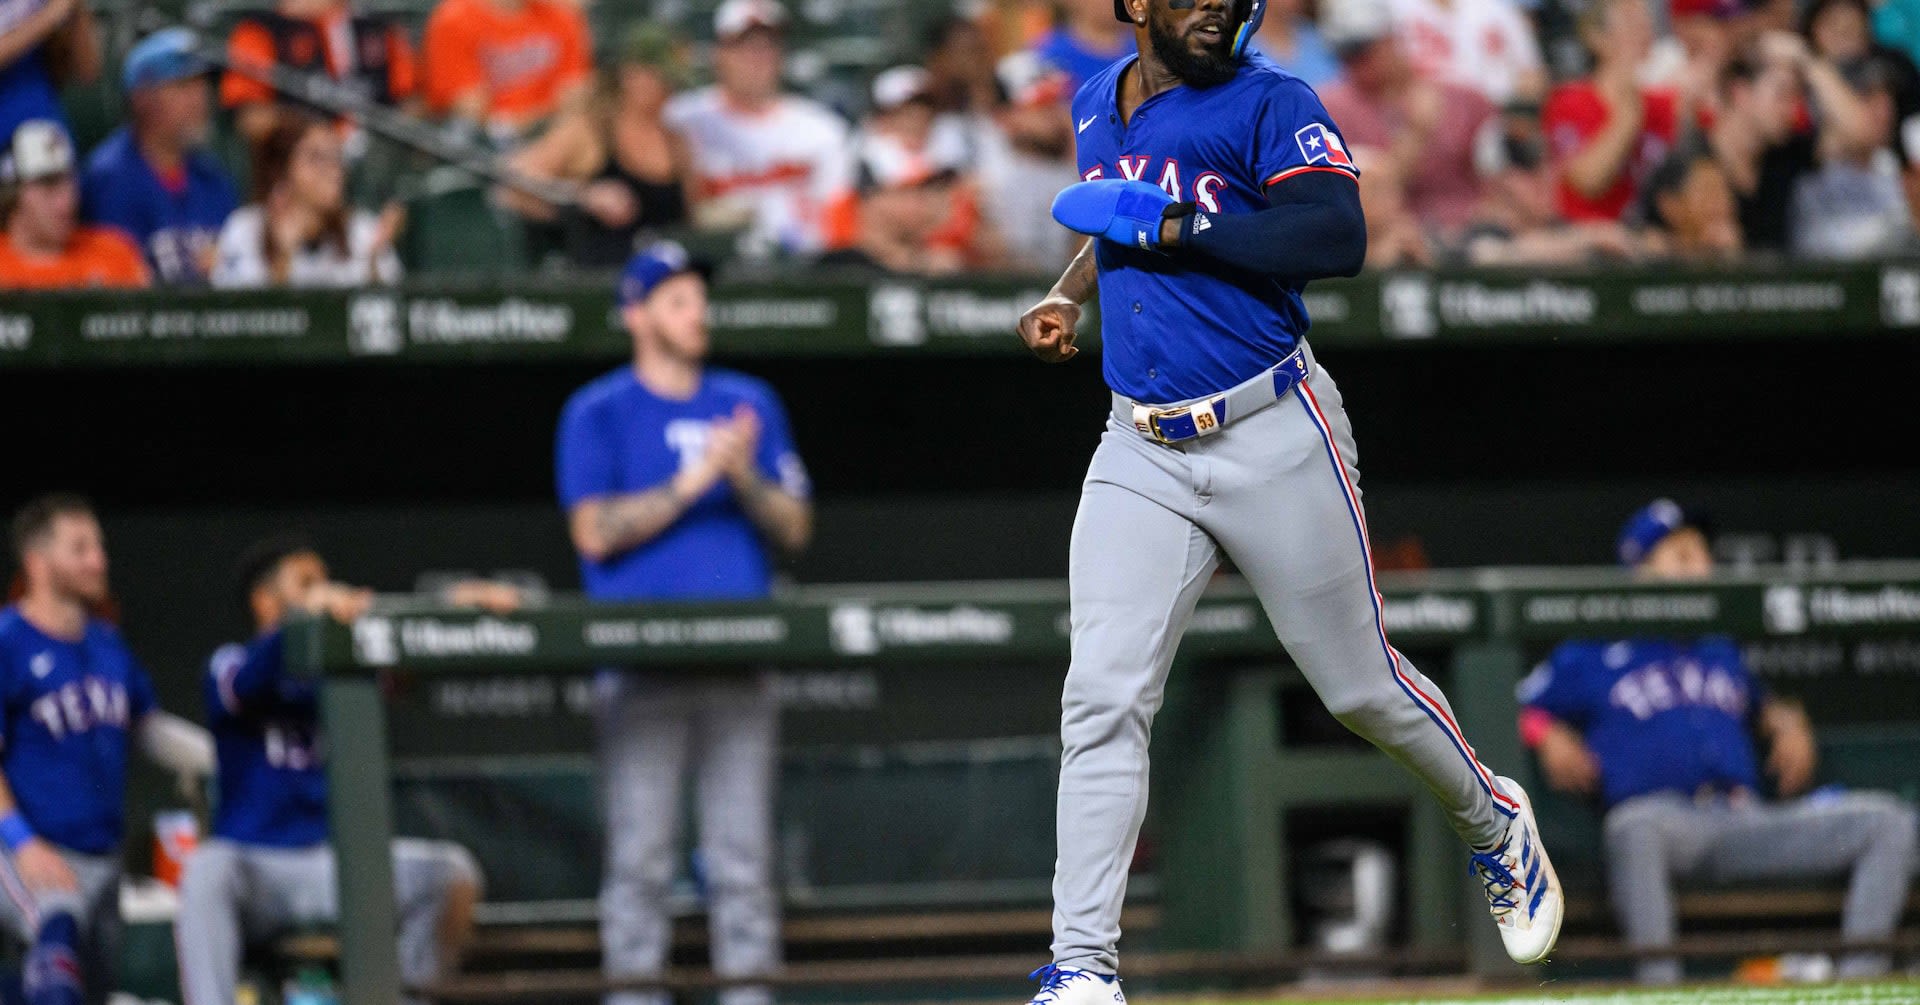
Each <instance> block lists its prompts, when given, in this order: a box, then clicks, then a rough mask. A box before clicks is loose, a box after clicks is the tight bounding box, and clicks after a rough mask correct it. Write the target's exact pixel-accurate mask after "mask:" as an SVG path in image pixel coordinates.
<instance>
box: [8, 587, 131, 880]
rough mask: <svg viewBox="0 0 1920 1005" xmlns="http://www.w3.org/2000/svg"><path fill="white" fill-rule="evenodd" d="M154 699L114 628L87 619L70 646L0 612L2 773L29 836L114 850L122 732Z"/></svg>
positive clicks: (14, 614) (120, 809)
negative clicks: (32, 834) (85, 626)
mask: <svg viewBox="0 0 1920 1005" xmlns="http://www.w3.org/2000/svg"><path fill="white" fill-rule="evenodd" d="M156 704H157V703H156V701H155V699H154V693H153V682H152V680H151V679H149V678H148V676H147V672H146V670H145V669H144V668H142V667H141V666H140V661H139V660H137V659H135V658H134V656H133V652H132V651H131V650H129V649H128V648H127V644H126V642H125V641H123V640H122V639H121V638H120V633H119V632H117V631H115V630H114V629H113V627H112V626H111V625H108V624H107V623H106V622H104V621H88V622H87V630H86V634H85V635H84V636H83V637H82V638H81V639H80V640H79V641H77V642H76V641H71V640H68V639H58V638H54V637H53V636H50V635H48V634H46V633H45V632H42V631H41V630H40V629H38V628H35V627H34V626H33V624H32V623H31V622H29V621H28V620H27V619H26V618H25V617H23V616H21V614H20V610H19V608H18V607H7V608H5V609H4V610H0V710H3V713H0V770H4V771H5V772H6V777H7V785H8V786H9V787H10V788H12V789H13V798H14V800H15V801H16V802H17V803H18V804H19V808H20V813H21V815H23V816H25V817H26V819H27V824H28V826H30V827H32V828H33V831H34V833H35V834H38V835H39V836H40V837H42V838H45V839H46V840H48V841H51V842H52V843H54V844H56V845H60V846H61V847H64V848H71V849H73V850H74V851H78V852H85V853H87V854H90V855H101V854H106V853H108V852H111V851H113V850H114V849H115V848H117V847H118V846H119V844H120V838H121V835H122V832H123V829H124V827H125V824H126V809H125V806H126V788H127V737H128V734H129V732H130V731H131V730H132V728H133V726H134V725H135V724H137V723H138V722H139V721H140V720H141V719H142V718H144V717H145V716H146V715H147V714H148V713H149V712H152V711H153V710H154V708H155V707H156Z"/></svg>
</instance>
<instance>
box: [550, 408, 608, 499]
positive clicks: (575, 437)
mask: <svg viewBox="0 0 1920 1005" xmlns="http://www.w3.org/2000/svg"><path fill="white" fill-rule="evenodd" d="M598 419H599V416H597V415H596V414H595V413H594V412H593V411H592V410H590V409H588V408H586V407H584V406H583V405H581V404H580V403H579V402H577V401H571V402H568V403H567V407H566V409H565V410H564V411H562V412H561V413H560V429H559V431H558V432H557V433H556V434H555V436H554V445H553V468H554V483H555V487H556V489H557V491H558V492H559V495H560V504H561V505H562V506H563V507H565V508H566V509H569V510H571V509H573V508H574V507H575V506H578V505H580V503H581V502H583V501H585V500H587V499H590V498H593V497H594V496H603V495H611V494H613V493H614V492H617V491H619V485H618V484H617V483H616V482H615V481H614V458H615V450H614V444H613V442H612V438H611V437H610V436H609V435H608V433H609V431H608V430H607V429H606V428H605V427H604V424H603V423H601V422H599V421H598Z"/></svg>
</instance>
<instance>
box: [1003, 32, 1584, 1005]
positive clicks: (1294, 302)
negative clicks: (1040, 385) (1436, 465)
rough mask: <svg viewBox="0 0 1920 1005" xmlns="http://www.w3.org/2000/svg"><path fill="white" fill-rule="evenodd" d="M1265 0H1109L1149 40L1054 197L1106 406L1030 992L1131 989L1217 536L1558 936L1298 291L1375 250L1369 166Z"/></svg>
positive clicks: (1065, 332)
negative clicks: (1147, 866) (1280, 53)
mask: <svg viewBox="0 0 1920 1005" xmlns="http://www.w3.org/2000/svg"><path fill="white" fill-rule="evenodd" d="M1263 6H1264V3H1263V0H1116V3H1115V11H1114V12H1115V14H1116V15H1117V16H1118V17H1120V18H1122V19H1123V20H1128V21H1131V22H1133V24H1134V27H1135V31H1134V34H1135V39H1136V47H1137V49H1138V54H1137V55H1136V56H1130V57H1128V58H1126V59H1123V60H1121V61H1119V62H1117V63H1115V64H1113V65H1112V66H1110V67H1108V68H1107V69H1106V70H1105V71H1104V72H1102V73H1100V74H1099V75H1097V76H1095V77H1094V78H1092V79H1091V80H1089V81H1088V82H1087V83H1086V85H1085V86H1083V87H1082V88H1081V90H1080V92H1079V94H1078V95H1077V96H1076V97H1075V98H1074V102H1073V119H1074V129H1075V133H1076V136H1077V144H1078V149H1079V168H1080V176H1081V178H1082V179H1084V180H1083V181H1081V182H1079V183H1078V184H1075V185H1071V186H1069V187H1068V188H1067V189H1065V190H1064V191H1062V192H1061V193H1060V195H1059V196H1058V197H1057V198H1056V199H1055V201H1054V206H1053V212H1054V217H1055V219H1057V220H1059V221H1060V222H1061V223H1062V224H1065V225H1066V226H1067V227H1069V228H1070V229H1073V230H1076V231H1079V232H1081V233H1083V234H1088V235H1091V236H1092V237H1093V238H1094V239H1093V240H1091V241H1089V242H1087V244H1086V245H1085V247H1083V248H1082V250H1081V252H1080V254H1079V255H1078V256H1077V257H1076V258H1075V260H1074V261H1073V263H1072V264H1070V265H1069V266H1068V267H1067V270H1066V273H1065V274H1064V275H1062V276H1061V278H1060V281H1059V283H1057V284H1056V285H1055V287H1054V289H1053V291H1052V293H1051V294H1050V295H1049V296H1048V297H1047V298H1046V299H1044V300H1042V301H1041V302H1040V303H1039V304H1037V305H1035V306H1034V307H1033V308H1031V309H1030V310H1028V311H1027V313H1026V314H1025V315H1024V316H1023V317H1022V318H1021V320H1020V326H1019V332H1020V336H1021V338H1022V339H1023V340H1024V341H1025V342H1026V344H1027V346H1028V347H1029V348H1030V349H1032V350H1033V352H1034V353H1035V354H1037V355H1038V356H1040V358H1042V359H1044V360H1048V361H1051V362H1062V361H1065V360H1067V359H1070V358H1072V356H1073V355H1074V353H1075V352H1076V349H1075V347H1074V345H1073V340H1074V326H1075V324H1076V323H1077V322H1078V320H1079V317H1080V304H1082V303H1083V302H1085V301H1086V300H1087V299H1088V298H1089V297H1091V296H1092V295H1093V294H1094V293H1095V291H1096V290H1097V291H1098V293H1099V295H1100V320H1101V348H1102V355H1103V358H1102V367H1103V370H1104V374H1105V377H1106V380H1107V384H1108V386H1109V387H1110V388H1111V389H1112V391H1113V414H1112V418H1111V420H1110V421H1109V422H1108V424H1107V428H1106V431H1105V433H1104V434H1103V435H1102V437H1101V440H1100V445H1099V448H1098V449H1097V450H1096V451H1095V453H1094V456H1093V461H1092V465H1091V467H1090V469H1089V470H1088V473H1087V477H1086V481H1085V483H1084V485H1083V488H1082V492H1081V499H1080V509H1079V513H1078V516H1077V517H1076V518H1075V521H1074V529H1073V538H1072V542H1071V549H1070V559H1069V562H1070V568H1069V578H1070V580H1071V593H1072V604H1073V613H1072V633H1073V658H1072V664H1071V667H1070V669H1069V670H1068V672H1067V679H1066V686H1065V692H1064V696H1063V698H1062V715H1061V739H1062V745H1063V748H1064V749H1063V752H1062V756H1061V764H1060V792H1059V807H1058V824H1057V826H1058V844H1059V858H1058V860H1057V862H1056V865H1055V874H1054V887H1053V894H1054V943H1053V963H1052V964H1051V965H1050V966H1048V967H1044V968H1042V969H1041V970H1040V971H1037V972H1036V974H1035V977H1036V978H1037V979H1039V980H1040V981H1041V982H1042V988H1041V991H1040V992H1039V994H1038V995H1037V996H1036V997H1035V998H1034V999H1033V1001H1034V1002H1038V1003H1051V1005H1087V1003H1092V1002H1118V1001H1124V996H1123V995H1122V993H1121V991H1120V988H1119V985H1118V980H1117V978H1116V977H1115V974H1116V971H1117V968H1118V964H1119V957H1118V953H1117V945H1118V942H1119V938H1120V928H1119V919H1120V907H1121V901H1122V898H1123V897H1124V895H1125V887H1126V872H1127V864H1128V862H1129V861H1130V860H1131V859H1132V857H1133V852H1134V843H1135V840H1136V839H1137V837H1138V835H1139V830H1140V824H1141V821H1142V819H1143V818H1144V816H1145V813H1146V803H1147V738H1148V731H1149V728H1150V724H1151V722H1152V719H1153V714H1154V712H1155V711H1156V710H1157V709H1158V708H1159V706H1160V701H1161V696H1162V692H1163V690H1164V687H1165V683H1166V675H1167V670H1168V667H1169V665H1170V664H1171V662H1172V659H1173V655H1174V649H1175V647H1176V645H1177V644H1178V642H1179V639H1180V636H1181V633H1182V631H1183V630H1184V628H1185V625H1186V621H1187V619H1188V617H1189V616H1190V615H1191V614H1192V611H1193V607H1194V603H1195V602H1196V601H1197V600H1198V598H1199V595H1200V592H1201V590H1202V589H1203V588H1204V586H1205V585H1206V582H1207V579H1208V577H1209V575H1210V574H1211V573H1212V571H1213V569H1214V568H1215V565H1216V564H1217V561H1218V558H1219V556H1220V555H1222V554H1225V555H1226V556H1228V557H1229V558H1231V559H1232V561H1233V563H1234V564H1235V565H1236V566H1237V567H1238V568H1239V569H1240V571H1241V572H1242V573H1244V574H1245V575H1246V577H1247V579H1248V581H1249V582H1250V583H1251V584H1252V585H1253V588H1254V589H1255V590H1256V591H1257V592H1258V594H1259V596H1260V600H1261V603H1262V604H1263V606H1264V607H1265V608H1266V611H1267V614H1268V616H1269V618H1270V619H1271V620H1272V622H1273V624H1274V626H1275V627H1276V628H1277V629H1278V631H1279V634H1280V637H1281V639H1282V641H1283V642H1284V643H1285V644H1286V647H1287V650H1288V652H1289V653H1290V654H1291V655H1292V656H1293V659H1294V661H1295V662H1296V663H1297V664H1298V665H1299V667H1300V669H1301V671H1302V672H1303V673H1304V674H1305V675H1306V677H1307V680H1308V681H1309V682H1310V683H1311V684H1312V685H1313V687H1314V690H1315V691H1316V692H1318V694H1319V695H1320V698H1321V700H1322V701H1323V702H1324V703H1325V704H1326V706H1327V708H1328V709H1329V710H1330V711H1331V712H1332V713H1333V714H1334V715H1335V716H1336V717H1338V718H1339V720H1340V721H1341V722H1342V723H1344V724H1345V725H1346V726H1347V727H1348V728H1349V729H1352V730H1353V731H1354V732H1356V733H1358V734H1359V735H1361V736H1363V737H1365V738H1366V739H1368V740H1370V741H1372V742H1373V743H1374V744H1375V745H1376V746H1378V747H1380V748H1381V749H1382V750H1383V751H1385V752H1386V753H1387V754H1388V755H1389V756H1391V757H1392V758H1393V759H1394V760H1396V761H1398V762H1400V764H1401V765H1403V766H1404V767H1405V768H1407V769H1408V770H1409V771H1412V772H1413V773H1414V774H1415V775H1416V776H1418V777H1419V778H1420V779H1421V780H1422V781H1423V782H1425V783H1426V784H1427V785H1428V787H1430V788H1431V789H1432V790H1433V793H1434V795H1435V797H1436V798H1438V799H1439V800H1440V802H1441V804H1442V805H1443V806H1444V807H1445V808H1446V810H1447V813H1448V815H1449V817H1450V819H1451V821H1452V823H1453V826H1454V828H1455V830H1457V831H1458V832H1459V834H1460V836H1461V837H1462V838H1463V839H1464V840H1465V841H1466V843H1467V844H1468V845H1469V847H1470V848H1471V857H1470V864H1471V868H1472V870H1473V872H1474V874H1475V875H1477V876H1478V877H1479V879H1480V880H1481V882H1482V883H1483V884H1484V886H1485V890H1486V895H1487V899H1488V903H1489V906H1490V908H1491V910H1492V913H1493V916H1494V919H1495V920H1496V922H1497V924H1498V926H1499V930H1500V934H1501V937H1502V940H1503V941H1504V942H1505V944H1506V948H1507V951H1508V953H1510V954H1511V955H1512V956H1513V958H1514V959H1515V960H1517V961H1520V962H1523V963H1532V962H1536V961H1538V960H1540V959H1542V958H1544V957H1545V956H1546V954H1547V952H1548V951H1549V950H1550V949H1551V948H1552V946H1553V942H1554V939H1555V937H1556V935H1557V933H1558V931H1559V926H1560V918H1561V913H1562V902H1561V896H1560V890H1559V884H1558V881H1557V880H1556V878H1555V877H1554V875H1553V870H1552V867H1551V866H1550V865H1549V864H1548V861H1547V858H1546V854H1545V850H1544V849H1543V848H1542V847H1541V846H1540V840H1539V835H1538V832H1537V830H1536V828H1535V826H1534V823H1533V819H1532V811H1531V810H1530V809H1529V808H1528V804H1527V798H1526V794H1525V793H1524V792H1522V791H1521V789H1520V786H1518V785H1517V784H1515V783H1514V782H1513V781H1511V780H1510V779H1506V778H1499V777H1496V776H1495V775H1494V774H1493V772H1491V771H1489V770H1488V769H1487V768H1486V767H1484V766H1482V765H1481V764H1480V763H1479V762H1478V761H1477V760H1476V759H1475V757H1474V754H1473V748H1472V747H1470V746H1468V744H1467V741H1466V738H1465V737H1463V736H1462V735H1461V733H1460V729H1459V727H1458V726H1457V725H1456V724H1455V721H1454V716H1453V713H1452V711H1451V709H1450V708H1449V707H1448V705H1447V702H1446V699H1445V698H1444V697H1443V696H1442V695H1441V693H1440V691H1439V689H1438V688H1436V687H1434V685H1433V682H1432V681H1430V680H1428V679H1427V678H1426V677H1425V676H1423V675H1422V674H1421V673H1420V672H1419V671H1418V670H1416V669H1415V668H1414V667H1413V665H1412V664H1411V663H1410V662H1409V661H1408V660H1407V659H1406V658H1405V657H1404V656H1402V655H1401V654H1400V653H1399V652H1398V651H1396V650H1395V649H1394V648H1393V647H1392V645H1391V644H1390V643H1389V642H1388V639H1387V633H1386V630H1385V626H1384V624H1383V622H1382V618H1381V609H1380V599H1379V594H1378V592H1377V591H1376V589H1375V586H1374V581H1373V563H1372V558H1371V555H1370V553H1369V549H1368V541H1367V530H1366V522H1365V518H1364V514H1363V512H1362V510H1361V507H1360V492H1359V488H1358V481H1359V474H1358V471H1357V470H1356V467H1355V464H1356V461H1355V457H1356V454H1355V450H1354V444H1353V438H1352V431H1351V428H1350V427H1349V425H1348V422H1347V418H1346V414H1345V413H1344V411H1343V410H1342V408H1341V401H1340V392H1339V389H1338V388H1337V387H1335V385H1334V383H1333V379H1332V377H1330V376H1329V375H1328V374H1327V373H1326V371H1325V370H1323V369H1321V368H1320V367H1319V366H1318V365H1317V364H1316V363H1315V361H1314V358H1313V354H1312V352H1311V351H1310V350H1309V349H1308V348H1307V344H1306V341H1305V339H1304V335H1305V333H1306V329H1307V323H1308V320H1307V312H1306V309H1305V307H1304V306H1303V305H1302V303H1301V299H1300V293H1301V290H1302V288H1304V287H1305V285H1306V284H1307V283H1308V282H1309V281H1311V280H1314V279H1319V278H1324V277H1330V276H1338V275H1351V274H1353V273H1355V272H1357V271H1358V270H1359V268H1360V265H1361V262H1362V260H1363V258H1364V257H1365V253H1366V223H1365V219H1364V217H1363V215H1362V213H1361V208H1360V198H1359V189H1358V184H1357V177H1358V172H1357V170H1356V169H1355V167H1354V164H1353V161H1352V159H1351V158H1350V157H1349V156H1348V154H1347V152H1346V147H1345V145H1344V143H1343V142H1342V141H1341V138H1340V132H1339V129H1338V128H1337V127H1336V126H1335V124H1334V123H1333V121H1332V120H1331V119H1330V118H1328V116H1327V113H1326V110H1325V109H1324V108H1322V107H1321V104H1320V100H1319V98H1318V97H1316V96H1315V95H1314V93H1313V91H1312V89H1311V88H1309V87H1308V86H1307V85H1306V84H1304V83H1302V82H1301V81H1300V80H1298V79H1297V78H1295V77H1293V76H1291V75H1289V74H1288V73H1287V72H1286V71H1284V70H1282V69H1280V68H1279V67H1278V66H1276V65H1275V64H1274V63H1273V62H1272V61H1270V60H1268V59H1266V58H1265V57H1263V56H1260V55H1257V54H1252V53H1247V52H1245V45H1246V41H1247V39H1248V38H1249V37H1250V36H1251V35H1252V33H1253V32H1254V31H1255V30H1256V29H1257V27H1258V25H1259V21H1260V15H1261V11H1262V9H1263Z"/></svg>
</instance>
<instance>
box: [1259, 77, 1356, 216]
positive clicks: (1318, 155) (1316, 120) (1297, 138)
mask: <svg viewBox="0 0 1920 1005" xmlns="http://www.w3.org/2000/svg"><path fill="white" fill-rule="evenodd" d="M1252 135H1253V143H1252V147H1253V160H1252V163H1251V164H1250V165H1249V166H1248V174H1249V176H1250V178H1251V179H1252V181H1253V184H1254V185H1255V186H1256V187H1258V188H1262V189H1264V188H1266V187H1268V186H1270V185H1273V184H1275V183H1277V182H1281V181H1285V180H1286V179H1288V178H1296V177H1299V176H1300V175H1304V174H1312V173H1316V172H1333V173H1336V174H1344V175H1346V176H1347V177H1349V178H1358V177H1360V169H1359V168H1358V167H1355V166H1354V163H1353V156H1352V155H1351V154H1350V153H1348V151H1347V144H1346V141H1345V140H1344V139H1342V138H1341V136H1340V130H1339V129H1338V128H1337V127H1335V126H1334V124H1333V116H1331V115H1328V114H1327V109H1326V106H1325V105H1322V104H1321V103H1320V96H1319V95H1317V94H1315V93H1313V88H1311V87H1308V86H1307V85H1306V84H1304V83H1302V82H1300V81H1299V80H1294V79H1290V78H1281V79H1278V80H1276V81H1275V83H1274V84H1273V85H1272V86H1270V87H1268V88H1267V89H1266V90H1265V92H1263V93H1262V94H1261V95H1260V99H1259V102H1258V104H1257V105H1256V106H1255V108H1254V113H1253V129H1252Z"/></svg>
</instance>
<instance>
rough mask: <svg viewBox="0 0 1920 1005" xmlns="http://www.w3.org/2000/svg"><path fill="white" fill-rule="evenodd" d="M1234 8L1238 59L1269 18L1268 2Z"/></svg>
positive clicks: (1244, 2) (1247, 1)
mask: <svg viewBox="0 0 1920 1005" xmlns="http://www.w3.org/2000/svg"><path fill="white" fill-rule="evenodd" d="M1116 2H1117V0H1116ZM1233 7H1234V11H1233V13H1234V21H1235V22H1236V23H1237V24H1238V25H1239V27H1238V28H1236V29H1234V32H1233V50H1232V55H1233V57H1234V58H1236V59H1237V58H1239V56H1240V54H1241V53H1244V52H1246V51H1247V44H1248V43H1249V42H1252V41H1253V36H1254V35H1255V34H1257V33H1258V32H1259V31H1260V22H1261V21H1262V20H1263V19H1265V18H1266V16H1267V0H1235V2H1234V5H1233Z"/></svg>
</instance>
